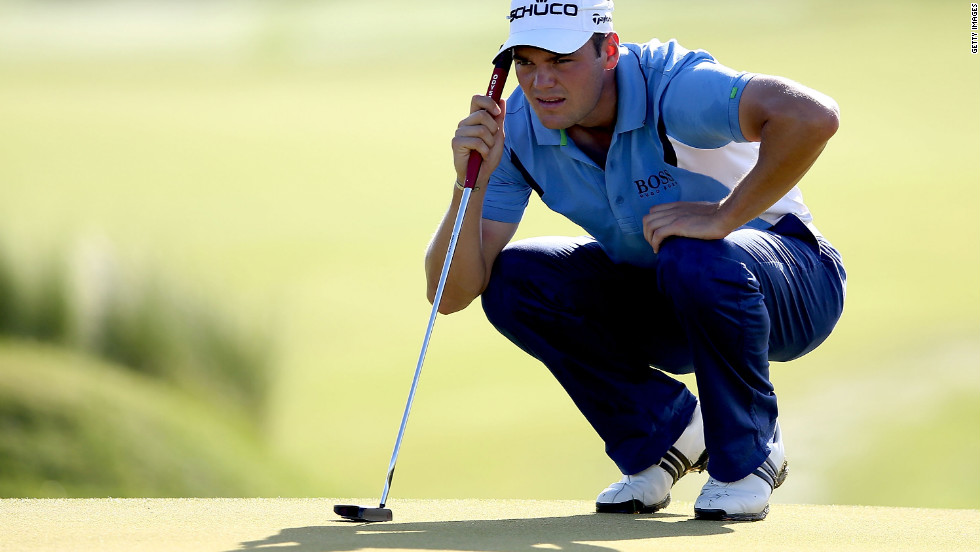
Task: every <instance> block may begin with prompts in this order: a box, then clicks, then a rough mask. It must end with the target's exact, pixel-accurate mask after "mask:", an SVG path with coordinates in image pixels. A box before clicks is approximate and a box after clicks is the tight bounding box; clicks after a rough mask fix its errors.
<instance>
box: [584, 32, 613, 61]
mask: <svg viewBox="0 0 980 552" xmlns="http://www.w3.org/2000/svg"><path fill="white" fill-rule="evenodd" d="M608 36H609V33H593V34H592V38H590V39H589V41H590V42H592V46H593V47H595V55H596V57H599V56H601V55H602V45H603V43H605V42H606V38H607V37H608Z"/></svg>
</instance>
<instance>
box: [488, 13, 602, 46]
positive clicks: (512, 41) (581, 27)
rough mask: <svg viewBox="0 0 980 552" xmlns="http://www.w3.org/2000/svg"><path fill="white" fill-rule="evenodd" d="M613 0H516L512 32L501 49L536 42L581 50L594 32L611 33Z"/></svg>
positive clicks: (535, 44) (511, 20)
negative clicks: (550, 0) (575, 0)
mask: <svg viewBox="0 0 980 552" xmlns="http://www.w3.org/2000/svg"><path fill="white" fill-rule="evenodd" d="M612 12H613V3H612V1H611V0H601V1H600V0H579V1H578V2H549V1H548V0H533V1H532V0H512V1H511V3H510V12H509V13H508V14H507V20H508V21H510V35H509V36H508V37H507V42H505V43H504V45H503V47H501V51H503V50H506V49H507V48H513V47H514V46H534V47H537V48H542V49H544V50H548V51H551V52H555V53H559V54H570V53H572V52H574V51H575V50H578V49H579V48H581V47H582V45H584V44H585V43H586V42H588V40H589V38H590V37H591V36H592V35H593V34H594V33H610V32H612V30H613V26H612Z"/></svg>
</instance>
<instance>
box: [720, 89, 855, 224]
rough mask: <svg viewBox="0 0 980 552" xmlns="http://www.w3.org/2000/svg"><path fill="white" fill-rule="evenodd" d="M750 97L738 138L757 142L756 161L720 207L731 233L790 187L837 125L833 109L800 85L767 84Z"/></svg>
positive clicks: (827, 100) (831, 103)
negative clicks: (752, 102)
mask: <svg viewBox="0 0 980 552" xmlns="http://www.w3.org/2000/svg"><path fill="white" fill-rule="evenodd" d="M746 92H747V93H748V89H747V90H746ZM752 92H753V94H754V96H755V97H756V98H758V99H757V100H756V104H755V106H754V108H752V107H750V108H748V109H747V110H746V111H745V112H744V113H743V115H744V116H745V118H746V119H748V120H749V121H752V122H750V123H749V124H747V125H746V126H743V133H744V134H745V135H746V137H747V138H749V139H750V140H758V141H759V142H760V145H759V159H758V162H757V163H756V164H755V166H754V167H753V169H752V170H751V171H749V173H748V174H747V175H745V178H743V179H742V181H741V182H740V183H739V184H738V186H736V187H735V189H734V190H733V191H732V193H731V195H729V197H727V198H726V199H725V200H724V201H723V202H722V204H721V206H720V210H719V215H721V216H722V217H723V218H724V219H725V220H726V221H728V222H729V226H730V227H731V228H737V227H739V226H741V225H742V224H745V223H746V222H748V221H750V220H752V219H753V218H755V217H757V216H759V215H760V214H762V213H763V212H764V211H765V210H766V209H768V208H769V207H771V206H772V205H773V204H774V203H775V202H776V201H778V200H779V199H780V198H781V197H783V196H784V195H785V194H786V193H788V192H789V191H790V190H791V189H792V188H793V186H796V185H797V183H799V181H800V180H801V179H802V178H803V175H805V174H806V173H807V171H809V170H810V167H812V166H813V163H814V162H815V161H816V160H817V157H819V156H820V154H821V152H823V150H824V147H825V146H826V145H827V142H828V141H829V140H830V138H831V137H832V136H833V135H834V133H836V132H837V128H838V126H839V125H840V112H839V110H838V107H837V104H836V103H835V102H834V101H833V100H832V99H831V98H829V97H827V96H825V95H823V94H820V93H819V92H816V91H813V90H810V89H808V88H805V87H803V86H802V85H798V84H795V83H792V82H790V81H782V80H770V81H764V82H761V83H760V86H757V87H755V88H753V90H752Z"/></svg>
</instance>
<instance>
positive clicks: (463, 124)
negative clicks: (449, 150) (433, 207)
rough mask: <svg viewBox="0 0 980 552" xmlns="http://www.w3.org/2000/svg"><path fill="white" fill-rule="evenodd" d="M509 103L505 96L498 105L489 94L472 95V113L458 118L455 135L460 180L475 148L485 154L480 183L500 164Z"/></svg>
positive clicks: (455, 157)
mask: <svg viewBox="0 0 980 552" xmlns="http://www.w3.org/2000/svg"><path fill="white" fill-rule="evenodd" d="M506 103H507V101H506V100H500V104H499V105H498V104H497V103H496V102H494V101H493V100H492V99H490V97H489V96H473V100H472V101H471V102H470V114H469V116H468V117H466V118H465V119H463V120H462V121H460V122H459V126H458V127H457V128H456V135H455V136H454V137H453V165H454V166H455V167H456V178H458V179H459V182H460V183H462V182H464V180H465V179H466V165H467V163H468V162H469V158H470V152H474V151H475V152H477V153H479V154H480V155H481V156H482V157H483V166H482V167H481V168H480V176H479V177H478V178H477V184H476V185H477V187H480V188H482V187H484V186H485V185H486V183H487V181H488V180H489V178H490V173H492V172H493V171H494V169H496V168H497V165H499V164H500V156H501V155H503V151H504V115H505V114H506V113H507V105H506Z"/></svg>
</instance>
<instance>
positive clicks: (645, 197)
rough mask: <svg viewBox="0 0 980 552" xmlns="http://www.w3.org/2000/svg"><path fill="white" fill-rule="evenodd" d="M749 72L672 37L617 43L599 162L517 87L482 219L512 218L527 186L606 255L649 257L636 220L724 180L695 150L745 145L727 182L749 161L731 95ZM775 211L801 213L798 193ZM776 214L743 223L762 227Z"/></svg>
mask: <svg viewBox="0 0 980 552" xmlns="http://www.w3.org/2000/svg"><path fill="white" fill-rule="evenodd" d="M753 76H754V75H752V74H750V73H738V72H735V71H733V70H731V69H729V68H727V67H725V66H722V65H720V64H718V63H717V62H715V60H714V58H712V57H711V56H710V55H709V54H708V53H707V52H704V51H700V50H698V51H689V50H686V49H684V48H682V47H681V46H680V45H678V44H677V43H676V42H675V41H670V42H667V43H661V42H659V41H657V40H653V41H651V42H649V43H647V44H642V45H638V44H626V45H623V47H622V48H621V57H620V61H619V65H618V67H617V68H616V83H617V89H618V99H619V103H618V111H617V120H616V126H615V130H614V134H613V138H612V143H611V145H610V147H609V153H608V155H607V160H606V166H605V167H599V166H598V165H597V164H596V163H595V162H594V161H592V160H591V159H590V158H589V157H588V156H587V155H585V153H583V152H582V151H581V150H580V149H579V148H578V147H576V146H575V144H574V142H573V141H572V140H570V139H568V137H567V135H566V134H565V133H564V131H559V130H552V129H548V128H545V127H544V126H543V125H542V124H541V122H540V121H539V120H538V118H537V116H536V115H535V114H534V110H533V109H532V108H531V106H530V105H529V104H528V102H527V100H526V99H525V97H524V94H523V92H522V91H521V89H520V88H518V89H517V90H515V91H514V93H513V94H512V95H511V96H510V98H509V99H508V100H507V116H506V119H505V122H504V128H505V130H506V140H505V143H504V154H503V158H502V160H501V163H500V165H499V166H498V168H497V169H496V171H494V173H493V174H492V175H491V177H490V183H489V185H488V188H487V192H486V196H485V199H484V203H483V217H484V218H487V219H491V220H496V221H501V222H509V223H517V222H520V220H521V217H522V216H523V213H524V209H525V208H526V207H527V204H528V199H529V197H530V194H531V192H532V190H533V191H535V192H536V193H537V194H538V195H539V196H540V197H541V199H542V201H544V203H545V204H546V205H547V206H548V207H549V208H551V209H552V210H554V211H556V212H558V213H561V214H563V215H565V216H566V217H567V218H569V219H570V220H571V221H573V222H575V223H576V224H578V225H579V226H581V227H582V228H583V229H584V230H585V231H586V232H588V233H589V234H590V235H592V236H593V237H594V238H595V239H596V240H597V241H598V242H599V243H600V244H601V246H602V247H603V249H604V250H605V251H606V252H607V254H608V255H609V256H610V258H611V259H612V260H613V261H614V262H619V263H630V264H635V265H640V266H651V265H653V264H654V263H655V262H656V255H655V254H654V252H653V250H652V248H651V247H650V244H649V243H647V241H646V240H645V239H644V237H643V221H642V219H643V217H644V216H645V215H646V214H647V213H648V212H649V210H650V208H651V207H652V206H653V205H656V204H660V203H669V202H673V201H719V200H721V199H723V198H724V197H726V196H727V195H728V193H729V192H730V189H731V187H732V186H733V185H734V182H733V181H732V182H726V183H723V182H722V180H725V179H726V177H724V176H721V175H722V174H723V173H725V170H720V171H712V170H691V169H695V167H694V165H699V164H705V165H707V164H711V162H702V161H701V159H702V158H703V157H699V155H701V153H700V152H709V153H717V154H718V155H716V157H723V156H722V155H721V154H722V153H724V152H726V148H728V146H730V145H735V144H739V145H740V146H747V147H749V148H755V149H753V150H752V151H751V152H749V154H748V157H746V156H745V155H742V154H740V153H738V152H735V154H734V157H736V158H737V157H739V156H740V155H741V156H742V157H746V158H745V159H743V161H744V163H745V166H744V167H743V168H735V169H733V170H729V171H728V172H729V173H731V174H732V175H733V177H732V178H731V179H729V180H737V179H738V178H740V177H741V175H744V173H745V172H746V171H747V170H748V168H750V167H751V165H752V164H754V162H755V158H757V151H758V149H757V145H756V144H744V143H745V142H746V140H745V138H744V137H743V136H742V133H741V130H740V126H739V120H738V102H739V100H740V99H741V94H742V91H743V89H744V87H745V84H746V83H747V82H748V81H749V80H750V79H751V78H752V77H753ZM668 135H669V136H668ZM752 152H755V153H754V155H755V156H756V157H752V155H753V154H752ZM726 155H728V157H731V156H732V154H731V152H729V153H727V154H726ZM678 158H680V161H681V162H678ZM726 159H727V157H726ZM725 162H727V161H725ZM685 164H686V165H687V166H685ZM721 165H724V163H721ZM723 169H724V167H723ZM709 175H713V176H709ZM797 204H798V205H797ZM784 211H786V212H794V211H795V212H797V213H798V214H800V215H801V218H806V217H808V216H809V212H808V211H806V208H805V206H803V205H802V201H798V202H795V203H793V205H792V206H791V207H790V208H788V209H784ZM781 214H783V213H773V214H772V215H773V216H772V217H769V220H765V219H763V218H760V219H756V220H754V221H752V222H750V223H749V226H753V227H757V228H768V227H769V226H771V224H772V222H774V221H775V220H776V219H778V217H779V216H780V215H781Z"/></svg>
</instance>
